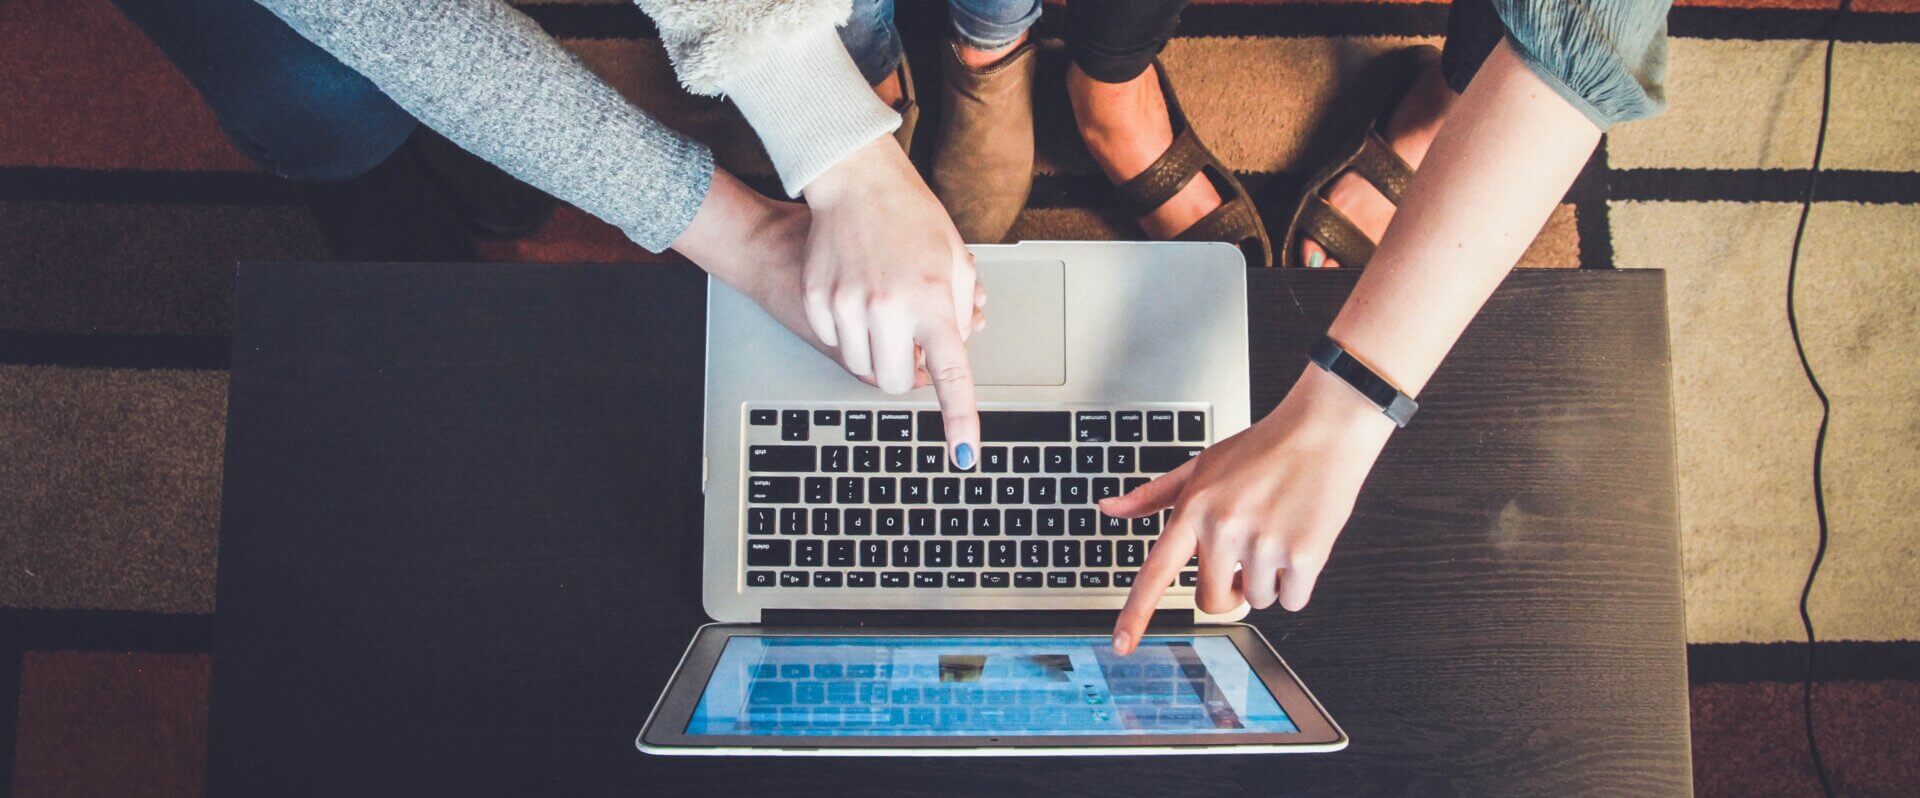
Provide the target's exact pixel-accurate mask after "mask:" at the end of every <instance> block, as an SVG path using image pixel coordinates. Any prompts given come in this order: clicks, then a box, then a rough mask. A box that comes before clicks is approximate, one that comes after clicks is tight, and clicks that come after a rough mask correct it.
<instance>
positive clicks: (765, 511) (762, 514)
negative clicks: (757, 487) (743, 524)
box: [747, 507, 774, 535]
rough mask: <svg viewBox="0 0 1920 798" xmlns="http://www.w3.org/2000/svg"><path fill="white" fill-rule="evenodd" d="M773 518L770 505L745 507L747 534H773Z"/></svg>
mask: <svg viewBox="0 0 1920 798" xmlns="http://www.w3.org/2000/svg"><path fill="white" fill-rule="evenodd" d="M773 519H774V514H773V508H772V507H749V508H747V534H749V535H771V534H773Z"/></svg>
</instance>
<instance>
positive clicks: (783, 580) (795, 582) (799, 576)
mask: <svg viewBox="0 0 1920 798" xmlns="http://www.w3.org/2000/svg"><path fill="white" fill-rule="evenodd" d="M780 586H781V587H806V586H807V572H806V571H781V572H780Z"/></svg>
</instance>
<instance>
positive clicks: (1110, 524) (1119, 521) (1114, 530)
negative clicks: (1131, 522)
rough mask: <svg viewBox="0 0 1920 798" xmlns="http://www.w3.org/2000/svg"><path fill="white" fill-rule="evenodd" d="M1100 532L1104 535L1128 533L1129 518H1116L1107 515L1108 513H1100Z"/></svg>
mask: <svg viewBox="0 0 1920 798" xmlns="http://www.w3.org/2000/svg"><path fill="white" fill-rule="evenodd" d="M1100 534H1102V535H1124V534H1127V519H1125V518H1116V517H1114V516H1111V515H1107V514H1106V513H1101V514H1100Z"/></svg>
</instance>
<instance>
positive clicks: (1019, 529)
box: [1006, 510, 1033, 537]
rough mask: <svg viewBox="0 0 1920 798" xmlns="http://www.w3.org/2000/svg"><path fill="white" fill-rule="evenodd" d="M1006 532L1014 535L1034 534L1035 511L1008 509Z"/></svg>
mask: <svg viewBox="0 0 1920 798" xmlns="http://www.w3.org/2000/svg"><path fill="white" fill-rule="evenodd" d="M1006 532H1007V534H1008V535H1012V536H1014V537H1021V536H1025V535H1031V534H1033V511H1032V510H1008V511H1007V529H1006Z"/></svg>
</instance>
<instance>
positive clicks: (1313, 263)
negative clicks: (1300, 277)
mask: <svg viewBox="0 0 1920 798" xmlns="http://www.w3.org/2000/svg"><path fill="white" fill-rule="evenodd" d="M1326 260H1327V256H1326V255H1323V254H1321V253H1319V252H1314V253H1312V254H1310V255H1308V256H1307V268H1309V269H1318V268H1320V264H1322V263H1325V262H1326Z"/></svg>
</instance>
